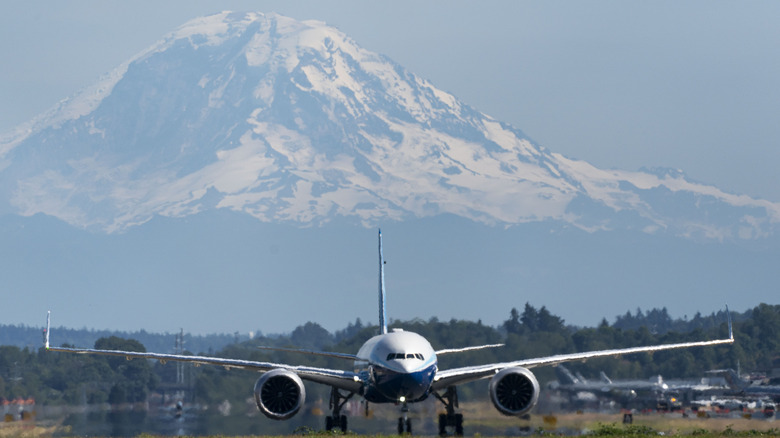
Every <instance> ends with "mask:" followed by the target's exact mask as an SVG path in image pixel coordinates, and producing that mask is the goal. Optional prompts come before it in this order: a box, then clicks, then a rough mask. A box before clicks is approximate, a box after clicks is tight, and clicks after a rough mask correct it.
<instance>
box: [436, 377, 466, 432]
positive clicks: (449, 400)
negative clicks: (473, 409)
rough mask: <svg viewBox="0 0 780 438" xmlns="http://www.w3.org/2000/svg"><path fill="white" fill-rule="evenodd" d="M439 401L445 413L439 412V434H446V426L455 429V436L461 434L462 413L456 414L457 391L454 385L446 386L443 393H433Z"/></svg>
mask: <svg viewBox="0 0 780 438" xmlns="http://www.w3.org/2000/svg"><path fill="white" fill-rule="evenodd" d="M433 395H434V396H436V398H437V399H439V401H440V402H442V403H444V408H445V409H446V410H447V413H446V414H439V436H447V427H452V428H454V429H455V436H463V414H456V413H455V408H457V407H458V392H457V391H456V390H455V387H454V386H449V387H447V391H445V392H444V395H440V394H439V393H438V392H434V393H433Z"/></svg>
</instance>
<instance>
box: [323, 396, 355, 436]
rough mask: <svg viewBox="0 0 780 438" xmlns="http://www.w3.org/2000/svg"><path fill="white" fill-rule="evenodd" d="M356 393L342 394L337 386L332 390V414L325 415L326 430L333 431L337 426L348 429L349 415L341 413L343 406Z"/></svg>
mask: <svg viewBox="0 0 780 438" xmlns="http://www.w3.org/2000/svg"><path fill="white" fill-rule="evenodd" d="M353 395H355V393H354V392H350V393H349V394H347V395H343V394H341V391H339V390H338V389H336V388H331V390H330V410H331V414H330V416H328V417H325V430H327V431H331V430H333V429H335V428H339V429H341V431H342V432H346V431H347V416H346V415H341V408H343V407H344V405H345V404H346V403H347V401H349V399H351V398H352V396H353Z"/></svg>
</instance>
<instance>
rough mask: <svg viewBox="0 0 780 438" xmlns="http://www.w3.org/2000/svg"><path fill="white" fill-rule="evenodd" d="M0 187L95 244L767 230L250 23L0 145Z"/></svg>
mask: <svg viewBox="0 0 780 438" xmlns="http://www.w3.org/2000/svg"><path fill="white" fill-rule="evenodd" d="M0 179H1V180H2V188H0V205H2V207H0V209H2V210H1V211H12V212H15V213H18V214H21V215H33V214H36V213H44V214H48V215H51V216H55V217H58V218H60V219H62V220H64V221H66V222H68V223H70V224H72V225H75V226H78V227H82V228H94V229H99V230H103V231H106V232H115V231H121V230H124V229H127V228H128V227H131V226H136V225H139V224H142V223H144V222H146V221H148V220H150V219H152V218H153V217H155V216H167V217H183V216H186V215H190V214H196V213H199V212H202V211H205V210H208V209H220V208H227V209H230V210H235V211H241V212H244V213H246V214H249V215H252V216H254V217H256V218H257V219H259V220H261V221H266V222H293V223H296V224H300V225H302V226H310V225H317V224H322V223H325V222H328V221H331V220H333V219H334V218H337V217H340V218H347V219H348V220H351V221H355V222H359V223H362V224H364V225H370V226H374V225H375V224H376V223H378V222H382V221H387V220H403V219H404V218H410V217H427V216H433V215H438V214H455V215H458V216H462V217H465V218H468V219H471V220H474V221H478V222H483V223H486V224H491V225H502V226H509V225H514V224H519V223H524V222H531V221H545V220H552V221H555V222H556V223H560V224H569V225H573V226H576V227H579V228H583V229H587V230H608V229H615V228H632V229H637V230H642V231H644V232H660V231H667V232H672V233H674V234H679V235H685V236H696V237H707V238H716V239H724V238H755V237H760V236H764V235H767V234H768V233H771V231H772V229H773V227H774V224H775V223H777V221H778V220H780V208H778V205H776V204H773V203H769V202H766V201H760V200H753V199H750V198H747V197H744V196H742V197H739V196H734V195H728V194H726V193H723V192H722V191H720V190H718V189H716V188H714V187H710V186H706V185H703V184H693V183H688V182H687V181H686V180H685V179H684V175H683V174H677V173H674V174H672V173H668V172H667V173H664V174H659V173H655V172H653V173H651V172H642V171H640V172H622V171H604V170H601V169H597V168H595V167H593V166H591V165H589V164H588V163H586V162H583V161H575V160H570V159H567V158H566V157H563V156H561V155H559V154H554V153H551V152H550V151H547V150H546V149H544V148H542V147H540V146H538V145H535V144H533V143H532V142H531V141H530V140H529V139H528V138H527V137H526V136H525V135H524V134H523V133H522V132H521V131H519V130H516V129H514V128H512V127H511V126H509V125H507V124H504V123H501V122H499V121H497V120H494V119H492V118H490V117H488V116H486V115H484V114H482V113H480V112H478V111H476V110H475V109H473V108H471V107H469V106H468V105H466V104H464V103H462V102H460V101H458V99H456V98H455V97H454V96H452V95H451V94H448V93H446V92H443V91H441V90H439V89H437V88H436V87H434V86H433V85H432V84H430V83H429V82H428V81H426V80H423V79H422V78H420V77H418V76H416V75H415V74H413V73H411V72H409V71H407V70H406V69H404V68H403V67H401V66H400V65H398V64H396V63H394V62H393V61H391V60H390V59H388V58H386V57H384V56H382V55H379V54H376V53H373V52H370V51H368V50H365V49H363V48H361V47H360V46H359V45H357V44H356V43H355V42H354V41H352V40H351V39H350V38H349V37H347V36H346V35H344V34H343V33H342V32H340V31H338V30H337V29H335V28H332V27H329V26H327V25H325V24H324V23H322V22H319V21H296V20H293V19H291V18H288V17H284V16H281V15H277V14H262V13H251V12H250V13H234V12H221V13H219V14H215V15H212V16H208V17H201V18H197V19H194V20H192V21H190V22H188V23H185V24H184V25H182V26H181V27H179V28H178V29H176V30H174V31H173V32H171V33H170V34H168V35H166V36H165V37H164V38H163V39H161V40H160V41H159V42H158V43H156V44H155V45H153V46H152V47H150V48H148V49H147V50H145V51H143V52H141V53H140V54H139V55H137V56H135V57H134V58H132V59H131V60H129V61H128V62H127V63H125V64H123V65H121V66H119V67H118V68H117V69H116V70H114V71H113V72H112V73H110V74H109V75H107V76H106V78H104V79H102V80H101V81H99V82H98V83H96V84H95V86H93V87H90V88H88V89H86V90H83V91H82V92H80V93H78V94H77V95H75V96H73V97H72V98H70V99H67V100H65V101H63V102H61V103H60V104H59V105H58V106H57V107H55V108H54V109H53V110H51V111H50V112H48V113H46V114H45V115H43V116H41V117H39V118H37V119H36V120H35V121H33V122H31V123H29V124H27V125H25V126H23V127H20V129H18V130H17V131H15V133H13V134H12V135H11V136H8V137H5V138H3V139H2V140H0ZM681 211H682V212H683V213H682V214H680V212H681ZM723 211H726V212H727V214H726V216H723V215H720V214H718V215H715V214H713V213H714V212H723Z"/></svg>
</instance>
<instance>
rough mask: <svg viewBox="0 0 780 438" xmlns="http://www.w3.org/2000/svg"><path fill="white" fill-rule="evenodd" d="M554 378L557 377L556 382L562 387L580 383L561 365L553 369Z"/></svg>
mask: <svg viewBox="0 0 780 438" xmlns="http://www.w3.org/2000/svg"><path fill="white" fill-rule="evenodd" d="M555 376H556V377H558V382H560V383H562V384H564V385H576V384H579V383H581V382H580V379H578V378H577V377H575V376H574V374H572V373H571V371H569V369H568V368H566V367H564V366H563V365H558V366H556V367H555Z"/></svg>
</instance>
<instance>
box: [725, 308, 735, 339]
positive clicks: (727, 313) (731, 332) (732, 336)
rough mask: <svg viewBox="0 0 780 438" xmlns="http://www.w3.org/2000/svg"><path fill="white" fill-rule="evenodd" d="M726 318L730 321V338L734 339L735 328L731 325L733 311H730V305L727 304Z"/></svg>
mask: <svg viewBox="0 0 780 438" xmlns="http://www.w3.org/2000/svg"><path fill="white" fill-rule="evenodd" d="M726 318H728V321H729V339H731V340H732V341H733V340H734V329H733V328H732V327H731V312H729V305H728V304H726Z"/></svg>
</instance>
